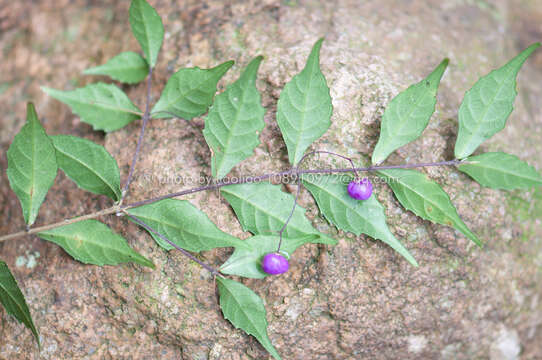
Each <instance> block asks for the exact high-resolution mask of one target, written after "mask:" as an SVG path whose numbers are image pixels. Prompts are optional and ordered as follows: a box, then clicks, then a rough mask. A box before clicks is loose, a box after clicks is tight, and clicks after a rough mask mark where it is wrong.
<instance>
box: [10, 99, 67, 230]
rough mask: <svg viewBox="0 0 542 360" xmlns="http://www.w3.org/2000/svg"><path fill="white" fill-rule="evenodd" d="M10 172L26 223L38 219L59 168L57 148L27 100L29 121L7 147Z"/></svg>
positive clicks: (11, 185) (29, 223)
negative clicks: (56, 154)
mask: <svg viewBox="0 0 542 360" xmlns="http://www.w3.org/2000/svg"><path fill="white" fill-rule="evenodd" d="M7 159H8V168H7V176H8V180H9V184H10V187H11V189H12V190H13V192H14V193H15V194H16V195H17V198H18V199H19V202H20V203H21V207H22V210H23V216H24V220H25V223H26V224H27V225H28V226H30V225H32V224H33V223H34V222H35V221H36V217H37V216H38V212H39V209H40V207H41V204H42V203H43V201H44V200H45V196H46V195H47V192H48V191H49V189H50V188H51V186H53V183H54V181H55V178H56V174H57V171H58V166H57V162H56V156H55V149H54V147H53V144H52V142H51V140H50V139H49V137H48V136H47V134H46V133H45V129H44V128H43V126H42V125H41V123H40V121H39V119H38V115H37V113H36V109H35V108H34V105H33V104H32V103H28V104H27V114H26V124H25V125H24V126H23V127H22V128H21V130H20V131H19V133H18V134H17V135H15V138H14V139H13V142H12V143H11V145H10V147H9V149H8V151H7Z"/></svg>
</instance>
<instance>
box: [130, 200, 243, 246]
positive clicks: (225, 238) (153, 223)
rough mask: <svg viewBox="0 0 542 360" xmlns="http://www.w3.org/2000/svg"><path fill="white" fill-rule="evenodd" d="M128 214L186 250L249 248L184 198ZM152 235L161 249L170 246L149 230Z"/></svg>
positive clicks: (152, 205)
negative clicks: (218, 226)
mask: <svg viewBox="0 0 542 360" xmlns="http://www.w3.org/2000/svg"><path fill="white" fill-rule="evenodd" d="M128 213H129V214H131V215H134V216H136V217H137V218H139V219H141V220H142V221H143V222H144V223H145V224H147V225H148V226H150V227H151V228H153V229H154V230H156V231H157V232H158V233H160V234H162V235H163V236H165V237H167V238H168V239H169V240H171V241H172V242H174V243H175V244H176V245H178V246H179V247H181V248H183V249H185V250H189V251H194V252H199V251H206V250H211V249H214V248H217V247H246V248H248V246H247V245H246V244H245V242H244V241H243V240H240V239H238V238H236V237H235V236H231V235H229V234H227V233H225V232H223V231H222V230H220V229H219V228H217V227H216V225H215V224H213V223H212V222H211V220H209V218H208V217H207V215H205V213H203V212H202V211H201V210H199V209H198V208H196V207H195V206H194V205H192V204H191V203H190V202H189V201H186V200H175V199H166V200H161V201H157V202H154V203H152V204H148V205H143V206H139V207H136V208H132V209H129V210H128ZM151 235H152V237H153V238H154V240H155V241H156V242H157V243H158V245H160V246H161V247H163V248H164V249H166V250H171V249H173V247H172V246H171V245H170V244H168V243H167V242H165V241H164V240H162V239H160V237H158V236H157V235H155V234H153V233H152V232H151Z"/></svg>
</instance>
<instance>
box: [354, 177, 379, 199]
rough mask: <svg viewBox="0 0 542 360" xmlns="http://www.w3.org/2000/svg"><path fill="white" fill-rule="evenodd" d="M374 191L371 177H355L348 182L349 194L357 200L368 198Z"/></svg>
mask: <svg viewBox="0 0 542 360" xmlns="http://www.w3.org/2000/svg"><path fill="white" fill-rule="evenodd" d="M372 193H373V184H371V180H369V178H363V179H354V180H352V181H351V182H350V184H348V195H350V197H351V198H353V199H356V200H367V199H368V198H370V197H371V194H372Z"/></svg>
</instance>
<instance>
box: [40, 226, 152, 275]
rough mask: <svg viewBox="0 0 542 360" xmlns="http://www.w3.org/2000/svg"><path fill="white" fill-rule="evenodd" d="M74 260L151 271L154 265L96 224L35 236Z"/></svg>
mask: <svg viewBox="0 0 542 360" xmlns="http://www.w3.org/2000/svg"><path fill="white" fill-rule="evenodd" d="M38 236H39V237H41V238H42V239H44V240H47V241H51V242H53V243H55V244H57V245H58V246H60V247H61V248H63V249H64V250H65V251H66V252H67V253H68V254H70V255H71V256H72V257H73V258H74V259H75V260H78V261H80V262H82V263H85V264H94V265H99V266H103V265H117V264H120V263H126V262H133V263H136V264H139V265H143V266H148V267H150V268H153V269H154V264H153V263H152V262H151V261H150V260H148V259H147V258H145V257H143V256H142V255H140V254H139V253H137V252H136V251H134V250H133V249H132V248H131V247H130V246H128V243H127V242H126V240H125V239H124V238H123V237H122V236H120V235H119V234H116V233H114V232H113V231H112V230H111V229H110V228H109V227H108V226H107V225H105V224H104V223H101V222H99V221H98V220H83V221H79V222H76V223H72V224H68V225H64V226H61V227H58V228H55V229H52V230H46V231H42V232H40V233H38Z"/></svg>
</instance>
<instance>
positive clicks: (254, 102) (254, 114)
mask: <svg viewBox="0 0 542 360" xmlns="http://www.w3.org/2000/svg"><path fill="white" fill-rule="evenodd" d="M262 59H263V57H261V56H258V57H257V58H255V59H254V60H252V61H251V62H250V64H248V65H247V67H246V69H245V71H244V72H243V74H241V76H240V77H239V79H238V80H237V81H236V82H234V83H233V84H231V85H229V86H228V87H227V88H226V91H224V92H223V93H222V94H219V95H217V97H216V99H215V101H214V103H213V106H212V107H211V108H210V109H209V115H207V118H206V119H205V129H203V136H205V140H206V141H207V144H209V147H210V148H211V150H212V154H213V159H212V162H211V168H212V172H213V176H214V177H216V178H218V179H221V178H223V177H224V176H226V174H227V173H228V172H229V171H230V170H231V169H232V168H233V167H234V166H235V165H237V163H239V162H241V161H243V160H244V159H246V158H247V157H249V156H250V155H252V153H253V151H254V148H255V147H256V146H258V144H259V143H260V140H259V139H258V133H259V132H260V131H261V130H262V129H263V127H264V125H265V123H264V121H263V115H264V114H265V110H264V108H263V107H262V105H261V104H260V93H259V92H258V89H257V88H256V75H257V73H258V67H259V66H260V62H261V61H262Z"/></svg>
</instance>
